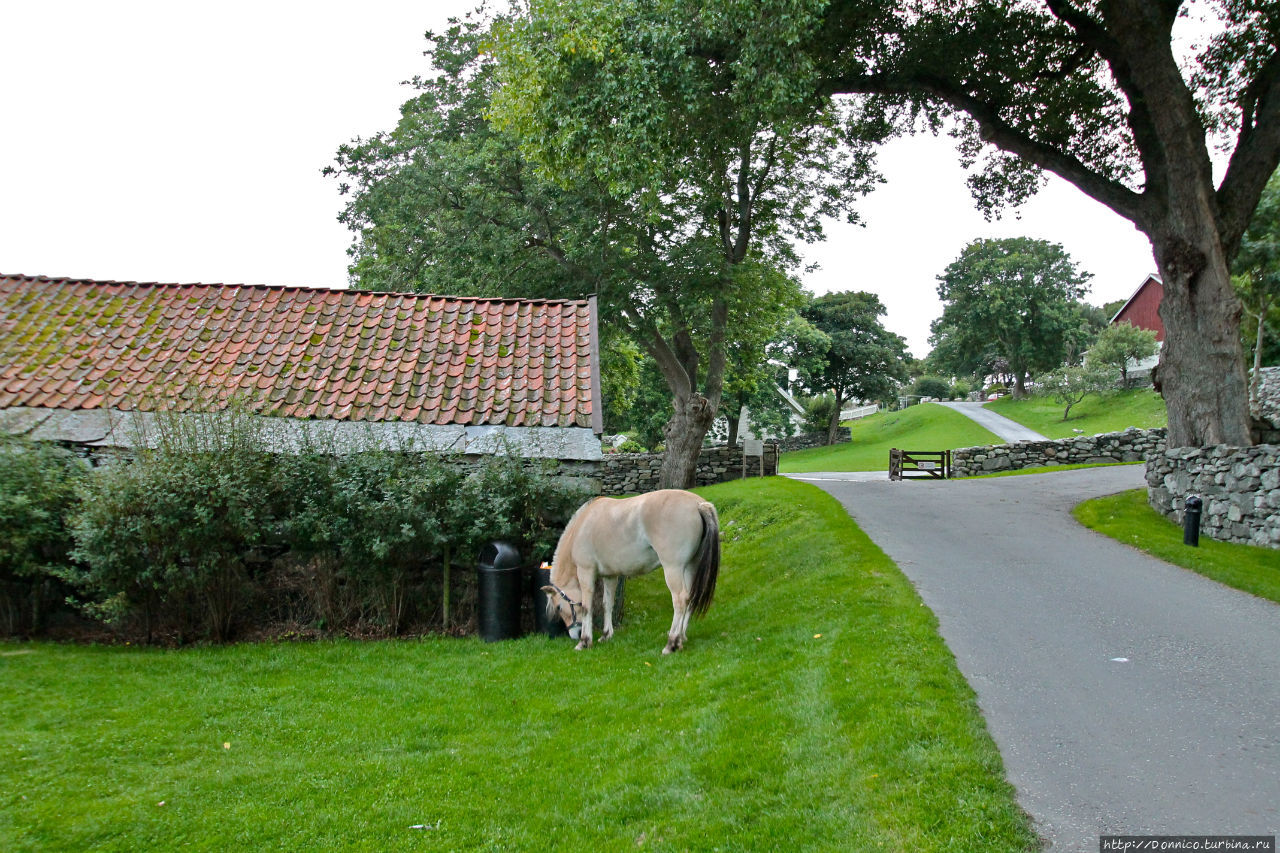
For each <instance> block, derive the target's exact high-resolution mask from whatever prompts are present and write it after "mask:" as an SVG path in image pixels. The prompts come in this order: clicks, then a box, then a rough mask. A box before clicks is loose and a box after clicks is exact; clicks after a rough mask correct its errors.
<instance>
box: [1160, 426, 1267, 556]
mask: <svg viewBox="0 0 1280 853" xmlns="http://www.w3.org/2000/svg"><path fill="white" fill-rule="evenodd" d="M1187 495H1198V496H1199V497H1200V498H1201V500H1203V501H1204V504H1203V508H1202V510H1201V512H1202V514H1201V517H1200V532H1201V534H1203V535H1205V536H1208V537H1211V538H1213V539H1220V540H1222V541H1224V542H1243V543H1246V544H1250V545H1261V546H1265V547H1268V548H1280V445H1275V444H1258V445H1255V446H1253V447H1227V446H1225V445H1219V446H1217V447H1175V448H1172V449H1169V450H1164V451H1162V452H1159V453H1156V454H1153V455H1152V457H1151V459H1150V460H1148V462H1147V498H1148V500H1149V501H1150V503H1151V506H1152V507H1153V508H1154V509H1155V510H1156V511H1157V512H1159V513H1161V514H1163V515H1164V516H1165V517H1167V518H1169V519H1170V520H1172V521H1174V522H1176V523H1178V524H1181V523H1182V513H1183V507H1184V501H1185V500H1186V497H1187Z"/></svg>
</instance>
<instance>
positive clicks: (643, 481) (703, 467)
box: [598, 442, 778, 495]
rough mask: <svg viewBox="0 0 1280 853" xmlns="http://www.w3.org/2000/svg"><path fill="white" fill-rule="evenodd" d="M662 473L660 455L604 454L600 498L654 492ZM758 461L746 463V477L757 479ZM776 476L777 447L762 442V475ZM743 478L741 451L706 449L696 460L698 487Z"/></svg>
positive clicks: (734, 449) (723, 447)
mask: <svg viewBox="0 0 1280 853" xmlns="http://www.w3.org/2000/svg"><path fill="white" fill-rule="evenodd" d="M661 469H662V454H661V453H606V454H605V457H604V459H603V461H601V462H600V468H599V475H598V476H599V478H600V494H602V495H638V494H642V493H644V492H652V491H656V490H657V488H658V474H659V472H660V471H661ZM759 472H760V460H759V457H753V458H752V459H749V460H748V461H747V476H748V477H754V476H759ZM777 473H778V445H777V444H775V443H773V442H765V445H764V474H765V476H767V477H771V476H774V475H776V474H777ZM741 477H742V448H741V447H727V446H722V447H706V448H703V450H702V453H701V454H700V455H699V456H698V472H697V485H699V486H713V485H715V484H716V483H726V482H728V481H729V480H737V479H740V478H741Z"/></svg>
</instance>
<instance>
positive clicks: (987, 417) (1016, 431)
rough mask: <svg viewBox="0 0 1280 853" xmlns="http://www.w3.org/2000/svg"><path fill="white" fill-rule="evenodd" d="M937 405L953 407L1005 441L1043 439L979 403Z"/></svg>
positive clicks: (1041, 436) (1031, 430) (1032, 431)
mask: <svg viewBox="0 0 1280 853" xmlns="http://www.w3.org/2000/svg"><path fill="white" fill-rule="evenodd" d="M938 405H939V406H946V407H947V408H948V409H954V410H955V411H957V412H959V413H960V414H962V415H964V416H965V417H967V418H969V419H970V420H974V421H977V422H978V423H979V424H981V425H982V426H984V427H986V428H987V429H989V430H991V431H992V432H994V433H995V434H996V435H998V436H1000V438H1002V439H1004V440H1005V441H1045V440H1046V439H1045V436H1043V435H1041V434H1040V433H1038V432H1036V431H1035V430H1033V429H1028V428H1027V427H1024V426H1023V425H1022V424H1020V423H1018V422H1017V421H1013V420H1010V419H1009V418H1006V417H1005V416H1004V415H998V414H996V413H995V412H993V411H991V410H990V409H987V408H985V407H983V405H982V404H981V403H939V404H938Z"/></svg>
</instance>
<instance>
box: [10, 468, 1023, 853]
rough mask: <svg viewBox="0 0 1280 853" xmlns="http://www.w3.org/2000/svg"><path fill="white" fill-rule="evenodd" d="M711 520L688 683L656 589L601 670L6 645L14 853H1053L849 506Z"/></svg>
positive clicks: (345, 654)
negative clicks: (712, 549) (714, 523)
mask: <svg viewBox="0 0 1280 853" xmlns="http://www.w3.org/2000/svg"><path fill="white" fill-rule="evenodd" d="M702 491H703V493H704V494H706V495H707V496H708V497H709V498H710V499H712V500H713V501H715V502H716V504H717V506H718V507H719V511H720V518H721V521H722V524H723V525H724V563H723V566H722V571H721V576H720V585H719V589H718V591H717V594H716V602H715V604H714V606H713V607H712V608H711V610H710V612H709V613H708V614H707V616H705V617H704V618H702V619H699V620H695V621H694V623H693V625H692V627H691V629H690V632H689V645H688V648H687V649H686V651H684V652H682V653H680V654H676V655H671V656H668V657H663V656H662V655H661V654H660V653H659V652H660V650H661V647H662V644H663V642H664V641H665V634H666V630H667V627H668V625H669V624H670V620H671V605H670V596H669V594H668V592H667V589H666V586H665V584H664V583H663V581H662V576H661V572H658V573H654V574H651V575H649V576H647V577H645V578H643V579H640V580H639V581H638V582H634V583H633V584H631V585H630V586H629V587H628V591H627V592H628V616H627V619H626V621H625V622H624V624H623V625H622V626H621V627H620V628H619V632H618V634H617V635H616V636H615V638H614V639H613V640H612V641H610V642H608V643H603V644H600V645H598V646H597V647H596V648H595V649H593V650H591V651H588V652H574V651H573V650H572V645H571V643H570V642H569V641H568V640H560V641H550V640H547V639H546V638H544V637H540V636H535V637H527V638H524V639H521V640H515V641H509V642H504V643H494V644H489V645H486V644H484V643H481V642H480V641H478V640H450V639H444V638H433V639H427V640H411V641H410V640H406V641H400V642H370V643H357V642H323V643H314V644H260V645H242V646H232V647H221V648H190V649H182V650H177V651H161V650H154V649H138V648H121V647H114V648H110V647H75V646H59V645H50V644H15V643H8V644H0V678H2V679H3V683H4V685H5V690H4V691H3V693H0V726H2V728H3V732H4V746H5V750H6V756H5V760H4V762H3V763H0V796H2V797H3V805H4V807H3V810H0V848H3V849H5V850H7V851H12V850H41V849H64V850H87V849H95V850H130V851H132V850H171V849H176V848H179V847H190V848H194V849H204V850H227V849H233V850H235V849H256V850H272V849H277V848H279V849H286V850H310V849H319V850H336V849H342V850H371V851H381V850H496V849H512V850H549V849H564V848H566V847H568V846H570V845H572V846H574V847H579V848H584V849H588V850H593V849H594V850H623V849H661V850H682V849H688V850H712V849H720V850H772V849H787V850H817V849H822V850H830V849H842V850H894V851H900V850H912V851H918V850H938V851H942V850H946V851H973V850H1000V851H1011V850H1032V849H1036V839H1035V837H1034V835H1033V833H1032V831H1031V829H1030V828H1029V824H1028V821H1027V819H1026V818H1025V816H1024V815H1023V814H1022V812H1021V811H1020V810H1019V809H1018V807H1017V806H1016V804H1015V802H1014V798H1013V791H1012V789H1011V787H1010V786H1009V785H1008V784H1007V783H1006V782H1005V780H1004V773H1003V767H1002V764H1001V760H1000V756H999V754H998V752H997V751H996V749H995V746H994V745H993V743H992V741H991V740H990V738H989V736H988V734H987V732H986V728H985V725H984V723H983V720H982V718H981V716H980V714H979V712H978V709H977V706H976V702H975V699H974V695H973V693H972V691H971V690H970V689H969V687H968V685H967V684H966V683H965V681H964V680H963V678H962V677H961V676H960V674H959V672H958V671H957V669H956V667H955V664H954V661H953V659H952V657H951V655H950V653H949V652H948V650H947V649H946V647H945V646H944V645H943V643H942V641H941V640H940V639H939V637H938V635H937V633H936V621H935V619H934V617H933V615H932V614H931V612H930V611H929V610H928V609H927V608H925V607H923V606H921V602H920V599H919V598H918V596H917V595H916V593H915V591H914V589H913V588H912V586H911V585H910V583H909V582H908V581H907V580H906V579H905V578H904V577H903V576H902V574H901V573H900V572H899V571H898V570H897V568H896V567H895V566H894V565H893V564H892V563H891V562H890V561H889V560H888V558H886V557H885V556H884V554H883V553H882V552H881V551H880V550H879V549H878V548H876V547H875V546H874V545H873V544H872V543H871V542H870V540H868V539H867V538H866V536H865V535H863V534H862V532H861V531H860V530H858V528H857V527H856V526H855V525H854V524H853V523H852V521H851V520H850V519H849V517H848V515H847V514H846V513H845V512H844V510H843V509H841V507H840V506H839V504H837V503H836V501H834V500H833V499H832V498H830V497H828V496H827V495H825V494H824V493H822V492H821V491H819V490H817V489H815V488H813V487H811V486H808V485H806V484H803V483H796V482H792V481H788V480H785V479H781V478H770V479H768V480H759V479H754V480H749V481H746V482H737V483H730V484H726V485H723V486H716V487H713V488H709V489H705V490H702Z"/></svg>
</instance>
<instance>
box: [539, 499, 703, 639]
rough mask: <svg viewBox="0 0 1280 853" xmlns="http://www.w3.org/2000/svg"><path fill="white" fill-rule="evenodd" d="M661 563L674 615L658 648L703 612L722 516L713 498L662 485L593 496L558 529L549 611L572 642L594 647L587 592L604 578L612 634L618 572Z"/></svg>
mask: <svg viewBox="0 0 1280 853" xmlns="http://www.w3.org/2000/svg"><path fill="white" fill-rule="evenodd" d="M658 566H662V572H663V574H664V575H665V576H666V579H667V588H668V589H670V590H671V605H672V607H673V608H674V610H675V615H674V616H673V617H672V619H671V631H670V632H669V633H668V634H667V646H666V648H664V649H663V650H662V653H663V654H664V655H665V654H669V653H670V652H675V651H679V650H680V649H682V648H684V641H685V636H686V633H687V631H688V628H689V616H690V615H691V614H693V613H697V614H699V615H701V614H703V613H705V612H706V610H707V608H708V607H710V606H711V597H712V596H713V595H714V594H715V591H716V576H717V575H718V574H719V573H720V519H719V517H718V516H717V515H716V508H715V506H714V505H713V504H711V503H709V502H707V501H704V500H703V499H702V498H700V497H698V496H697V495H695V494H693V493H692V492H685V491H681V490H679V489H664V490H662V491H659V492H650V493H648V494H644V495H637V496H635V497H632V498H621V499H618V498H594V499H592V500H590V501H588V502H587V503H585V504H583V505H582V506H581V507H580V508H579V509H578V511H577V512H576V513H574V515H573V518H571V519H569V524H568V526H567V527H565V529H564V533H563V534H561V536H560V542H559V544H557V545H556V554H555V558H554V559H553V560H552V564H551V585H550V586H544V587H543V588H542V591H543V592H545V593H546V594H547V615H548V616H549V617H550V618H553V619H554V618H559V619H561V620H563V622H564V624H565V625H566V626H567V627H568V628H569V636H571V637H572V638H573V639H575V640H577V641H578V646H577V648H579V649H587V648H590V647H591V617H592V613H591V600H592V598H593V597H594V595H595V587H596V579H597V578H599V579H601V580H602V581H603V582H604V630H603V631H602V632H601V634H600V639H601V640H607V639H609V638H610V637H612V636H613V599H614V595H615V594H616V592H617V589H618V579H619V578H624V577H634V576H636V575H642V574H645V573H646V572H651V571H653V570H654V569H656V568H657V567H658Z"/></svg>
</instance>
